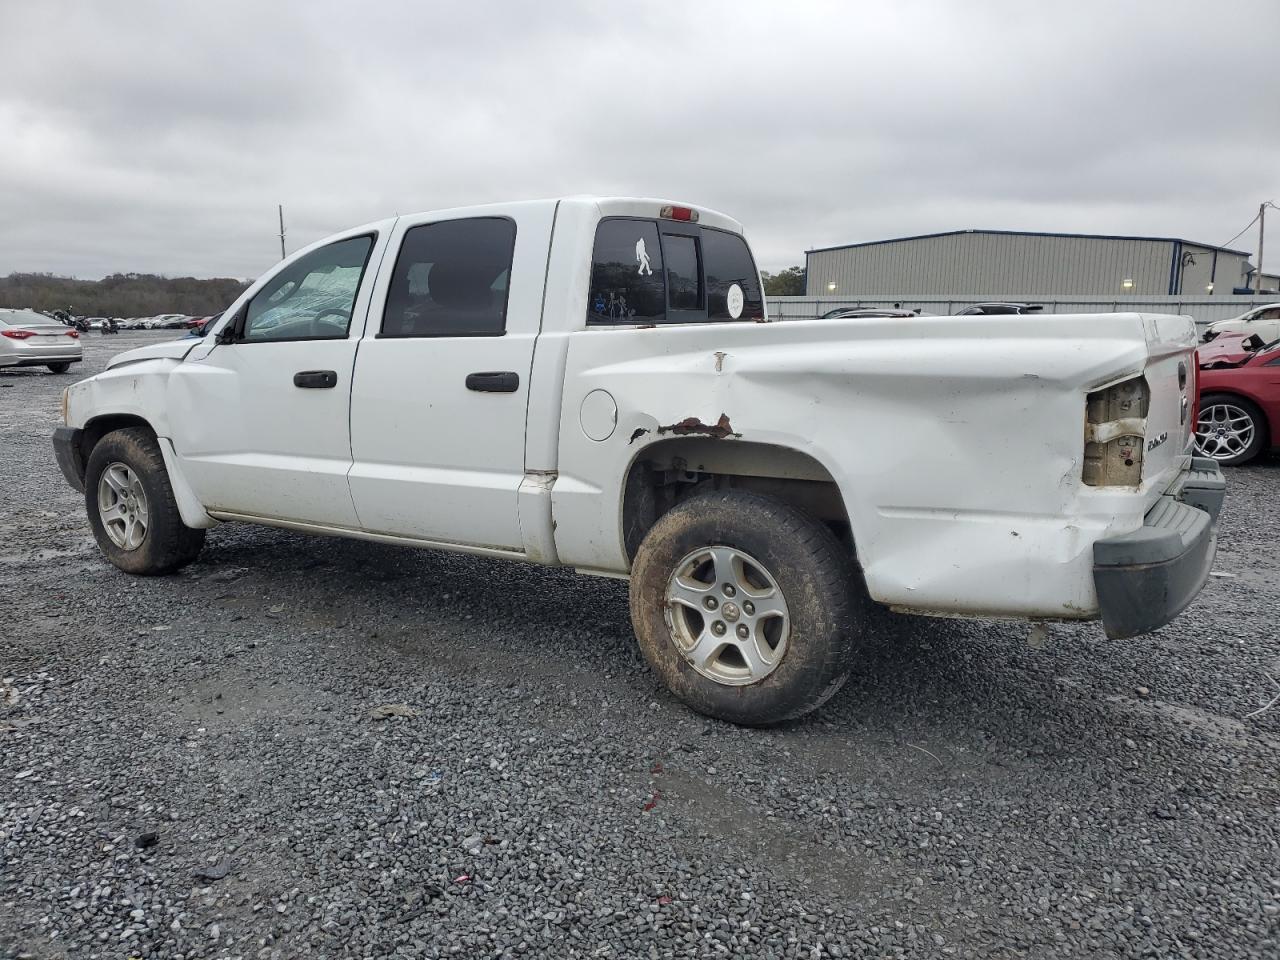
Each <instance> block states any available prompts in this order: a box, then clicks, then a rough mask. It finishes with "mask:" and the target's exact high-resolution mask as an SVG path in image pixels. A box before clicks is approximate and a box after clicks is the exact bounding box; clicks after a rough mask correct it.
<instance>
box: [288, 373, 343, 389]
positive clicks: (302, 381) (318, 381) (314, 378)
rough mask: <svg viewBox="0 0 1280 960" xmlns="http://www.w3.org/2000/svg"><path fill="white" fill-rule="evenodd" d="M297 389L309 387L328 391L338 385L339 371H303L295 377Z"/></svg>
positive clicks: (294, 381) (294, 383) (294, 382)
mask: <svg viewBox="0 0 1280 960" xmlns="http://www.w3.org/2000/svg"><path fill="white" fill-rule="evenodd" d="M293 385H294V386H295V387H309V388H311V389H313V390H328V389H329V388H330V387H336V386H337V385H338V371H337V370H302V371H299V372H298V373H295V374H294V375H293Z"/></svg>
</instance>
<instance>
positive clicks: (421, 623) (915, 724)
mask: <svg viewBox="0 0 1280 960" xmlns="http://www.w3.org/2000/svg"><path fill="white" fill-rule="evenodd" d="M228 571H230V572H231V573H230V575H229V574H228ZM188 578H189V579H190V580H191V581H192V582H191V585H190V590H191V591H192V592H193V593H196V594H202V595H204V596H205V599H207V600H209V601H214V602H215V603H220V604H222V605H223V606H224V609H233V608H234V609H236V610H238V611H239V613H238V614H235V615H236V616H237V617H249V618H253V617H262V616H272V614H271V613H270V611H271V610H272V609H273V608H275V607H282V609H281V610H280V611H278V613H277V614H276V615H275V616H276V617H278V618H279V626H278V627H277V629H279V630H280V631H282V632H283V633H285V634H286V635H287V634H290V633H292V634H295V635H296V639H297V640H298V642H301V643H307V642H309V641H308V640H307V634H308V633H312V632H314V631H316V630H323V631H325V632H327V633H331V634H333V636H334V639H333V640H332V641H330V642H331V643H333V644H335V645H336V646H335V649H336V650H337V651H338V655H339V656H342V657H352V656H359V657H362V658H366V659H371V660H372V661H374V662H375V663H376V668H377V669H378V670H379V671H389V672H391V673H393V674H394V675H395V676H396V677H397V678H398V679H400V680H402V681H405V682H408V681H411V680H412V679H413V678H414V677H415V676H420V677H422V676H438V675H439V674H440V673H442V672H443V673H446V674H451V675H453V676H455V677H456V678H457V679H458V682H459V683H462V684H466V683H470V682H472V679H473V678H474V677H477V676H483V677H486V678H488V679H490V680H495V681H506V682H510V683H537V682H543V683H551V684H554V685H557V686H562V687H563V688H564V689H566V690H572V691H574V692H575V693H576V694H577V695H578V696H581V697H582V698H584V699H585V700H587V701H588V702H590V701H591V700H592V699H593V698H595V697H596V696H597V694H599V693H600V691H601V690H602V687H603V689H604V690H605V691H607V694H608V701H609V706H608V707H604V706H602V707H601V709H602V710H609V711H610V712H616V714H617V715H618V717H619V718H628V717H633V716H635V715H636V713H637V712H638V711H643V710H646V709H647V708H648V707H649V705H650V704H651V703H654V702H656V703H659V704H661V705H662V707H663V709H664V710H666V711H672V712H674V713H676V714H678V715H681V716H685V715H688V714H687V711H686V709H685V708H684V707H683V706H682V705H680V704H679V703H678V702H677V701H675V699H674V698H673V697H671V696H670V695H668V694H667V693H666V692H665V690H664V689H663V688H661V687H660V685H659V684H658V682H657V679H656V678H655V677H654V676H653V675H652V674H651V673H650V672H649V670H648V667H647V665H646V664H645V663H644V661H643V659H642V658H641V656H640V654H639V652H638V650H637V647H636V644H635V641H634V639H633V636H632V631H631V623H630V616H629V611H628V605H627V588H626V584H625V583H623V582H620V581H614V580H604V579H598V578H593V577H584V576H579V575H576V574H574V573H572V572H571V571H565V570H553V569H546V568H539V567H534V566H531V565H524V564H519V563H511V562H505V561H495V560H487V559H483V558H476V557H470V556H464V555H460V554H450V553H443V552H434V551H415V550H405V549H400V548H395V547H388V546H383V545H380V544H370V543H364V542H361V541H351V540H325V539H316V538H310V537H305V536H300V535H296V534H291V533H286V532H281V531H272V530H263V529H253V528H238V529H237V528H234V527H226V528H222V529H220V530H218V531H215V532H214V534H213V535H211V537H210V539H209V543H208V546H207V547H206V553H205V556H204V558H203V560H202V562H200V563H198V564H196V565H194V566H193V567H191V568H189V573H188V574H187V576H186V577H184V579H188ZM283 607H287V610H286V609H283ZM273 619H275V617H273ZM1059 630H1060V632H1061V634H1062V636H1060V638H1059V646H1058V647H1057V648H1050V649H1049V650H1044V651H1040V650H1032V649H1030V648H1029V647H1028V646H1027V644H1026V642H1025V637H1026V628H1025V626H1022V625H1017V624H1009V623H984V622H963V621H952V620H930V619H924V618H916V617H905V616H898V615H893V614H884V615H883V616H882V617H880V618H879V622H878V624H877V627H876V630H875V631H874V632H873V634H872V635H870V636H869V637H868V638H867V640H866V642H865V643H864V645H863V647H862V649H861V650H860V652H859V655H858V657H857V659H856V662H855V664H854V665H853V671H852V674H851V676H850V679H849V682H848V683H847V684H846V685H845V687H844V689H843V690H842V691H841V692H840V693H838V694H837V695H836V696H835V697H834V698H833V699H832V700H831V702H829V703H828V704H827V705H826V706H825V707H824V708H823V709H821V710H820V711H819V712H818V713H816V714H815V715H813V716H812V717H811V718H806V719H802V720H799V721H795V722H793V723H791V724H786V725H783V726H782V727H780V728H775V729H774V730H773V731H769V732H762V733H761V734H760V735H761V736H768V737H771V738H787V739H788V740H789V741H794V742H795V743H794V744H793V745H795V746H796V747H797V748H798V749H802V750H805V749H810V748H811V752H812V757H811V760H812V762H813V763H815V764H816V765H818V766H819V767H829V768H831V769H842V770H849V769H850V768H851V767H853V768H856V767H859V766H864V765H865V763H866V762H867V761H868V758H869V756H870V755H868V754H867V753H866V751H867V750H868V745H869V744H870V745H872V748H871V755H876V754H893V755H894V756H896V757H899V758H901V760H902V763H901V764H897V763H895V765H897V766H899V767H900V768H901V769H902V770H904V771H905V770H907V769H910V770H911V771H913V775H914V774H920V775H924V776H928V777H943V778H946V777H949V776H951V775H952V774H955V773H964V774H965V775H973V774H974V773H975V772H976V771H977V769H978V768H982V769H984V770H985V771H986V775H988V776H996V777H1004V776H1007V775H1009V772H1010V771H1011V770H1012V769H1014V768H1016V767H1017V766H1018V765H1019V764H1021V763H1023V762H1027V761H1028V760H1030V761H1033V762H1034V763H1035V764H1037V765H1043V764H1044V763H1045V762H1049V761H1052V760H1053V759H1054V758H1062V759H1063V760H1064V761H1067V762H1070V763H1073V764H1074V763H1080V762H1086V761H1090V760H1098V761H1108V760H1109V759H1110V758H1113V757H1114V756H1115V755H1116V753H1117V751H1120V752H1123V746H1122V745H1123V743H1124V742H1125V741H1126V740H1132V739H1136V738H1140V737H1144V736H1146V737H1150V736H1164V735H1166V734H1167V730H1165V729H1164V728H1167V727H1169V726H1170V725H1171V721H1170V718H1169V714H1168V712H1167V711H1165V712H1161V711H1160V710H1158V709H1155V708H1154V705H1152V704H1144V703H1142V702H1140V701H1135V703H1137V706H1136V708H1132V709H1130V708H1126V709H1123V710H1121V709H1118V708H1117V702H1116V701H1115V700H1114V699H1112V700H1108V699H1107V698H1108V697H1112V698H1114V697H1116V696H1117V695H1118V694H1125V693H1128V692H1130V691H1126V690H1124V689H1123V688H1120V687H1118V686H1117V684H1116V680H1115V678H1114V677H1113V676H1110V666H1111V661H1112V660H1113V659H1115V658H1117V657H1118V656H1125V657H1131V656H1132V655H1133V653H1135V652H1138V649H1139V648H1137V647H1130V648H1121V647H1116V646H1115V645H1110V646H1108V644H1107V641H1105V639H1103V638H1102V636H1101V633H1100V631H1098V630H1097V629H1096V628H1095V627H1094V626H1092V625H1082V626H1068V627H1062V628H1059ZM689 716H691V715H689ZM705 722H706V723H708V724H711V725H713V726H715V727H717V728H719V727H722V726H724V725H721V724H718V723H716V722H714V721H705Z"/></svg>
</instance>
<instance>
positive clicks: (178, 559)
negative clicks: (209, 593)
mask: <svg viewBox="0 0 1280 960" xmlns="http://www.w3.org/2000/svg"><path fill="white" fill-rule="evenodd" d="M84 497H85V507H86V509H87V511H88V514H89V525H90V526H91V527H92V528H93V536H94V538H95V539H96V540H97V541H98V547H99V548H100V549H101V550H102V552H103V554H104V555H105V556H106V558H107V559H108V560H110V561H111V562H112V563H113V564H115V565H116V566H117V567H119V568H120V569H121V570H124V571H125V572H126V573H134V574H140V575H142V576H156V575H159V574H164V573H172V572H173V571H175V570H177V569H178V568H179V567H183V566H186V565H187V564H188V563H190V562H191V561H192V560H194V559H195V558H196V556H197V555H199V553H200V548H201V547H202V546H203V545H204V531H203V530H193V529H191V528H190V527H188V526H187V525H186V524H184V523H183V522H182V517H181V516H180V515H179V513H178V503H177V501H176V500H175V499H174V496H173V487H172V486H171V485H170V484H169V473H168V471H167V470H165V467H164V457H163V456H162V455H161V453H160V446H159V444H157V443H156V439H155V437H153V436H152V435H151V434H150V432H148V431H147V430H144V429H142V428H140V427H129V428H127V429H124V430H115V431H113V432H111V433H108V434H106V435H105V436H104V437H103V438H102V439H101V440H99V441H98V443H97V445H96V446H95V447H94V448H93V452H92V453H90V454H89V463H88V465H87V468H86V469H85V478H84Z"/></svg>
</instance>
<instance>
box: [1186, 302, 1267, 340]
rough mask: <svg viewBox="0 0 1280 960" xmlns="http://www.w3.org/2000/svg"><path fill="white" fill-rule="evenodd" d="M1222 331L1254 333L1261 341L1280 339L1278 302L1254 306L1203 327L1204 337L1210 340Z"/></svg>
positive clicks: (1246, 334)
mask: <svg viewBox="0 0 1280 960" xmlns="http://www.w3.org/2000/svg"><path fill="white" fill-rule="evenodd" d="M1222 333H1243V334H1244V335H1245V336H1248V335H1249V334H1253V333H1256V334H1257V335H1258V336H1260V337H1261V338H1262V342H1263V343H1274V342H1275V341H1277V340H1280V303H1268V304H1265V305H1263V306H1261V307H1254V308H1253V309H1251V310H1247V311H1246V312H1244V313H1242V314H1240V316H1238V317H1232V318H1231V319H1230V320H1218V321H1216V322H1214V323H1211V324H1209V325H1208V326H1207V327H1205V331H1204V338H1205V339H1206V340H1211V339H1212V338H1213V337H1216V336H1218V335H1219V334H1222Z"/></svg>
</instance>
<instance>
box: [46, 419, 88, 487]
mask: <svg viewBox="0 0 1280 960" xmlns="http://www.w3.org/2000/svg"><path fill="white" fill-rule="evenodd" d="M82 432H83V431H81V430H77V429H76V428H75V427H58V428H57V429H55V430H54V431H53V453H54V456H56V457H57V458H58V469H59V470H61V471H62V475H63V476H64V477H66V478H67V483H69V484H71V486H72V487H73V488H75V489H76V490H79V491H80V492H81V493H84V466H85V465H84V455H83V454H82V453H81V448H80V434H81V433H82Z"/></svg>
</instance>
